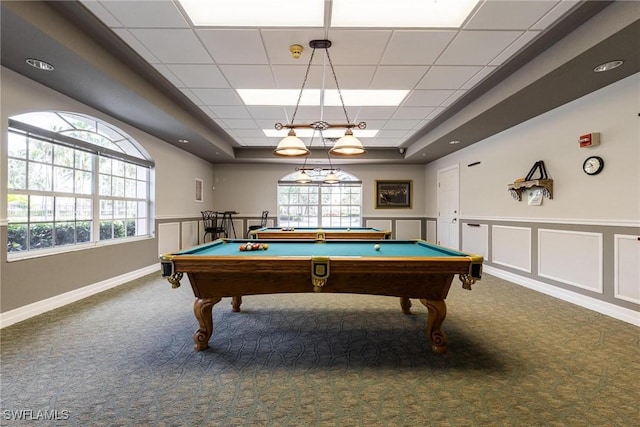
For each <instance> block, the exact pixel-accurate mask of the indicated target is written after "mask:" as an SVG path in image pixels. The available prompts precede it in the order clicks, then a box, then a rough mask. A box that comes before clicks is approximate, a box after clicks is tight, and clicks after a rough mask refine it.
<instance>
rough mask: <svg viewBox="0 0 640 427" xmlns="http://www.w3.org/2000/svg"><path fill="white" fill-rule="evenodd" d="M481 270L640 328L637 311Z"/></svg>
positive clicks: (516, 276) (639, 314)
mask: <svg viewBox="0 0 640 427" xmlns="http://www.w3.org/2000/svg"><path fill="white" fill-rule="evenodd" d="M482 270H483V271H484V272H485V273H488V274H491V275H493V276H496V277H499V278H501V279H504V280H508V281H509V282H512V283H515V284H517V285H521V286H524V287H525V288H529V289H533V290H534V291H538V292H540V293H543V294H546V295H550V296H552V297H554V298H558V299H561V300H563V301H567V302H570V303H572V304H576V305H579V306H580V307H584V308H587V309H589V310H593V311H595V312H598V313H601V314H604V315H606V316H609V317H613V318H614V319H618V320H622V321H623V322H627V323H631V324H632V325H635V326H638V327H640V313H639V312H637V311H633V310H629V309H628V308H624V307H619V306H617V305H614V304H611V303H608V302H604V301H600V300H597V299H595V298H590V297H588V296H585V295H580V294H577V293H575V292H571V291H568V290H566V289H562V288H558V287H556V286H552V285H549V284H547V283H543V282H539V281H537V280H534V279H530V278H528V277H522V276H519V275H517V274H513V273H509V272H507V271H503V270H499V269H497V268H495V267H491V266H487V265H484V266H483V267H482Z"/></svg>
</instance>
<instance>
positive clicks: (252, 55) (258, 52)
mask: <svg viewBox="0 0 640 427" xmlns="http://www.w3.org/2000/svg"><path fill="white" fill-rule="evenodd" d="M196 35H197V36H198V37H199V38H200V40H201V41H202V44H204V46H205V48H206V49H207V50H208V51H209V53H211V56H212V57H213V60H214V61H215V62H216V63H217V64H252V65H264V64H268V63H269V61H268V60H267V55H266V53H265V50H264V46H263V44H262V39H261V38H260V32H259V31H258V30H256V29H250V30H235V29H224V30H219V29H206V30H196Z"/></svg>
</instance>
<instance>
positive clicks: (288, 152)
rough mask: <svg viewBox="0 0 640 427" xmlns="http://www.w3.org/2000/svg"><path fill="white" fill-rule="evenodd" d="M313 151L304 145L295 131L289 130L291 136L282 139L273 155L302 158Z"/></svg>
mask: <svg viewBox="0 0 640 427" xmlns="http://www.w3.org/2000/svg"><path fill="white" fill-rule="evenodd" d="M309 153H311V151H310V150H309V149H308V148H307V146H306V145H304V142H302V140H301V139H300V138H298V137H297V136H296V133H295V132H294V131H293V129H290V130H289V134H288V135H287V136H285V137H284V138H282V139H281V140H280V142H279V143H278V146H277V147H276V149H275V151H274V152H273V154H275V155H276V156H284V157H300V156H306V155H308V154H309Z"/></svg>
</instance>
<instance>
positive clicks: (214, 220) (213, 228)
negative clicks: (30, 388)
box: [202, 211, 227, 242]
mask: <svg viewBox="0 0 640 427" xmlns="http://www.w3.org/2000/svg"><path fill="white" fill-rule="evenodd" d="M202 223H203V224H204V235H203V236H202V241H203V242H204V241H206V239H207V234H211V240H216V239H218V238H219V237H220V235H221V234H224V237H227V230H226V229H225V228H224V227H223V226H222V219H221V218H220V219H219V218H218V212H215V211H202Z"/></svg>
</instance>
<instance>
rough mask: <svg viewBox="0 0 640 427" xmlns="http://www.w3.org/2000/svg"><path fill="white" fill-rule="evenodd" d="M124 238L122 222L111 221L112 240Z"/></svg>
mask: <svg viewBox="0 0 640 427" xmlns="http://www.w3.org/2000/svg"><path fill="white" fill-rule="evenodd" d="M124 236H125V228H124V221H113V238H114V239H119V238H121V237H124Z"/></svg>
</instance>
